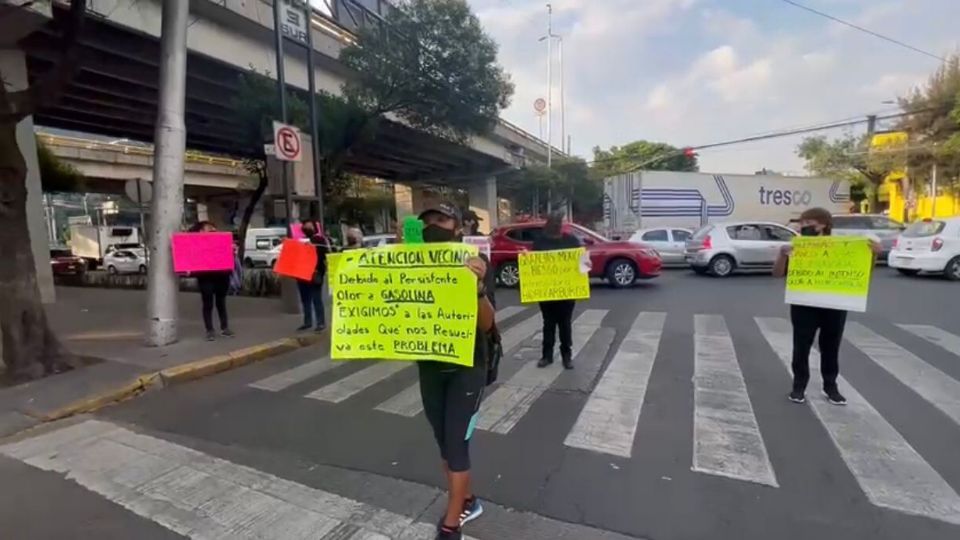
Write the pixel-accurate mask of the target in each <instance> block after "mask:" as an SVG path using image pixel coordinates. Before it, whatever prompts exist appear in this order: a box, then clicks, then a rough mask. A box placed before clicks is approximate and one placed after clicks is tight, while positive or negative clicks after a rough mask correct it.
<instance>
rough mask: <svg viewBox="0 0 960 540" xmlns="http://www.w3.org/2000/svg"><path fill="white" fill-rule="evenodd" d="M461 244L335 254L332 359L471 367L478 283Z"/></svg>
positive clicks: (471, 251)
mask: <svg viewBox="0 0 960 540" xmlns="http://www.w3.org/2000/svg"><path fill="white" fill-rule="evenodd" d="M476 254H477V248H476V247H474V246H469V245H466V244H461V243H435V244H394V245H390V246H383V247H378V248H372V249H358V250H353V251H346V252H344V253H341V254H340V258H339V260H338V261H337V265H336V271H335V274H334V275H333V279H334V281H335V283H334V285H333V286H332V287H331V290H332V291H333V329H332V332H333V334H332V338H331V344H330V350H331V357H332V358H333V359H334V360H358V359H382V360H406V361H417V360H435V361H439V362H449V363H452V364H459V365H464V366H472V365H473V346H474V339H475V337H476V330H477V276H476V275H475V274H474V273H473V272H472V271H470V269H469V268H467V267H466V266H465V265H464V262H465V260H466V259H467V257H469V256H473V255H476Z"/></svg>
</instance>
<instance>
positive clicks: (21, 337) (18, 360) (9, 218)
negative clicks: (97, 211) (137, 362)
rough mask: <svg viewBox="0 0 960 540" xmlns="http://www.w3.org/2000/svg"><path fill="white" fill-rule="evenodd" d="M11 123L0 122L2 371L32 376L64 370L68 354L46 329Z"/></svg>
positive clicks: (20, 160) (20, 159)
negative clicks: (4, 367)
mask: <svg viewBox="0 0 960 540" xmlns="http://www.w3.org/2000/svg"><path fill="white" fill-rule="evenodd" d="M16 133H17V125H16V124H15V123H2V124H0V253H3V254H4V261H3V264H0V298H2V299H3V300H2V301H0V334H2V336H3V361H4V364H6V366H7V372H8V373H9V374H10V375H12V376H13V377H14V378H17V379H35V378H38V377H41V376H43V375H48V374H51V373H56V372H58V371H63V370H65V369H69V368H70V367H72V365H73V360H74V359H73V358H72V357H71V356H70V355H69V354H67V353H66V351H65V350H64V349H63V347H61V345H60V342H59V340H58V339H57V337H56V336H55V335H54V333H53V332H52V331H51V330H50V327H49V325H48V323H47V316H46V313H45V312H44V310H43V303H42V301H41V299H40V288H39V286H38V285H37V275H36V268H35V263H34V258H33V250H32V248H31V245H30V233H29V230H28V228H27V184H26V178H27V165H26V162H24V159H23V156H22V155H21V153H20V149H19V148H18V147H17V139H16Z"/></svg>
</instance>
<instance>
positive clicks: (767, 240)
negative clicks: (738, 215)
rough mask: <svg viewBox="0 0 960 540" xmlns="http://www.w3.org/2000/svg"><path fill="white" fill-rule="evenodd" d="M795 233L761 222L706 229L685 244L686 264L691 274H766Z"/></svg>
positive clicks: (698, 232) (708, 226) (724, 224)
mask: <svg viewBox="0 0 960 540" xmlns="http://www.w3.org/2000/svg"><path fill="white" fill-rule="evenodd" d="M794 236H797V233H796V232H795V231H793V230H791V229H789V228H787V227H784V226H783V225H780V224H777V223H769V222H764V221H747V222H739V223H722V224H715V225H707V226H705V227H703V228H701V229H700V230H698V231H697V232H696V233H694V235H693V237H692V238H691V239H690V240H689V241H688V242H687V250H686V260H687V263H688V264H689V265H690V267H691V268H692V269H693V271H694V272H696V273H698V274H701V275H703V274H710V275H712V276H715V277H727V276H729V275H730V274H733V273H734V272H737V271H744V272H756V271H770V270H772V269H773V264H774V263H775V262H776V260H777V255H778V254H779V253H780V248H782V247H783V246H785V245H788V244H789V243H790V242H791V240H793V237H794Z"/></svg>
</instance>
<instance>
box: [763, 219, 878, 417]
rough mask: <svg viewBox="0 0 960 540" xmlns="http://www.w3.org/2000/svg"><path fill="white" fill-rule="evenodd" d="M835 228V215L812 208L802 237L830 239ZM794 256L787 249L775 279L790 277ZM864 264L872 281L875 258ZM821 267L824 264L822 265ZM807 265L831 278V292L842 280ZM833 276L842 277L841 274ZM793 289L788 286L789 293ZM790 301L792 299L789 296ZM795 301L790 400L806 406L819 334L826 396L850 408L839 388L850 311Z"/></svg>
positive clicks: (803, 223) (874, 248) (872, 246)
mask: <svg viewBox="0 0 960 540" xmlns="http://www.w3.org/2000/svg"><path fill="white" fill-rule="evenodd" d="M832 229H833V216H832V215H831V214H830V212H829V211H827V210H825V209H823V208H811V209H809V210H807V211H805V212H804V213H803V214H801V215H800V234H801V236H803V237H806V238H809V237H829V236H830V234H831V232H832ZM854 241H857V240H854ZM861 242H863V243H864V249H866V246H867V245H868V244H869V246H870V247H869V249H870V250H872V251H873V253H874V255H875V254H876V253H879V251H880V249H881V248H880V246H879V245H878V244H876V243H875V242H873V241H868V240H866V239H863V240H861ZM838 246H839V245H838ZM840 247H842V246H840ZM819 249H820V250H821V251H822V250H824V249H829V248H824V247H821V248H819ZM865 253H866V254H869V251H865ZM793 254H794V247H793V246H784V247H783V249H782V250H781V252H780V255H779V257H778V258H777V261H776V264H775V265H774V269H773V274H774V275H775V276H777V277H783V276H785V275H787V269H788V266H789V261H790V258H791V256H792V255H793ZM798 255H799V253H798ZM808 260H809V259H808ZM827 260H829V258H824V259H823V261H827ZM804 262H805V263H806V262H807V261H806V260H805V261H804ZM797 263H798V264H797V266H799V265H800V264H799V263H800V261H797ZM863 263H865V265H866V269H865V271H866V273H867V279H869V269H870V268H872V266H873V263H874V257H873V256H869V257H868V258H867V260H864V261H863ZM821 265H823V263H822V262H821ZM803 266H804V267H805V268H803V270H804V271H805V272H809V271H810V270H813V272H814V274H815V275H817V276H820V277H822V276H827V280H826V281H827V282H828V283H825V286H826V288H827V289H828V290H829V289H830V288H831V287H830V285H831V283H829V281H831V280H836V279H840V278H839V277H836V278H830V277H829V276H830V275H831V274H829V273H828V272H829V270H830V269H828V268H826V267H823V268H819V269H818V268H813V269H808V268H806V266H808V265H807V264H804V265H803ZM811 275H813V274H811ZM833 275H837V276H838V275H839V274H833ZM788 279H789V278H788ZM794 279H795V278H794ZM844 279H846V278H844ZM790 288H791V287H790V286H789V285H788V291H789V290H790ZM788 300H790V295H789V294H788ZM795 302H797V303H792V304H791V305H790V321H791V323H792V324H793V362H792V368H793V389H792V390H791V392H790V394H789V396H788V397H789V399H790V401H793V402H794V403H803V402H804V401H806V389H807V383H808V382H809V381H810V350H811V348H812V347H813V340H814V338H815V337H816V336H817V332H818V331H819V333H820V337H819V345H820V375H821V376H822V377H823V393H824V395H825V396H826V398H827V401H829V402H830V403H832V404H834V405H846V404H847V398H845V397H844V396H843V394H841V393H840V390H839V388H838V387H837V377H838V376H839V375H840V344H841V342H842V341H843V330H844V327H845V326H846V322H847V311H846V310H845V309H836V308H833V307H822V306H823V305H825V304H826V305H836V304H835V303H833V302H829V301H827V302H822V303H821V305H815V304H817V303H818V302H816V301H815V300H813V301H811V299H810V297H806V298H805V299H804V300H796V301H795ZM800 302H802V303H800Z"/></svg>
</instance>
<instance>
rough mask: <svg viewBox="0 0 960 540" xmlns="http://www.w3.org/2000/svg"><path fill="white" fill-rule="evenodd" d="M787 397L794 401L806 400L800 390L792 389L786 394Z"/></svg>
mask: <svg viewBox="0 0 960 540" xmlns="http://www.w3.org/2000/svg"><path fill="white" fill-rule="evenodd" d="M787 399H789V400H790V401H792V402H794V403H803V402H805V401H807V396H805V395H803V391H801V390H794V391H793V392H790V395H788V396H787Z"/></svg>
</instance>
